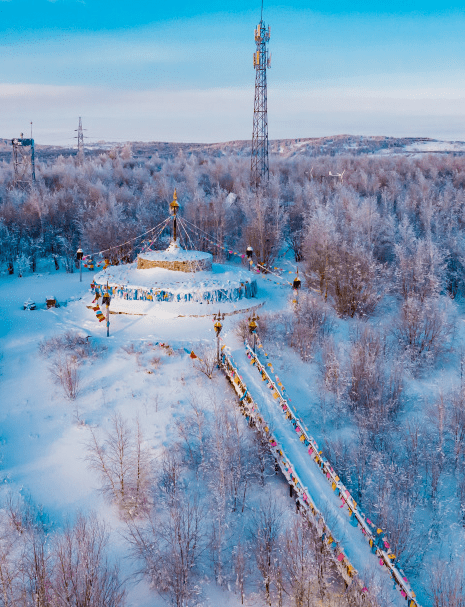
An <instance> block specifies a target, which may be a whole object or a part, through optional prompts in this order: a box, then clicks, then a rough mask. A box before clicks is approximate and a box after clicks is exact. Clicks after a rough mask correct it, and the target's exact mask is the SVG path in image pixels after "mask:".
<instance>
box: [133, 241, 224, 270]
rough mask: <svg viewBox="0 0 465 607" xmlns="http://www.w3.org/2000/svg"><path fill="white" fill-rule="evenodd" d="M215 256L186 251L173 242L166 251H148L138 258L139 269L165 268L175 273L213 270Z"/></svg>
mask: <svg viewBox="0 0 465 607" xmlns="http://www.w3.org/2000/svg"><path fill="white" fill-rule="evenodd" d="M212 260H213V256H212V255H211V254H210V253H204V252H203V251H186V250H185V249H181V247H180V246H179V245H178V244H177V242H172V243H171V244H170V246H169V247H168V248H167V249H166V250H165V251H148V252H147V253H139V255H138V256H137V269H138V270H148V269H150V268H164V269H165V270H174V271H175V272H202V271H208V270H211V267H212Z"/></svg>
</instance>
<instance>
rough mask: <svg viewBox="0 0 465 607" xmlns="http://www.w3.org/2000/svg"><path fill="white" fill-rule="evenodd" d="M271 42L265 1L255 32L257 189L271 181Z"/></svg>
mask: <svg viewBox="0 0 465 607" xmlns="http://www.w3.org/2000/svg"><path fill="white" fill-rule="evenodd" d="M269 40H270V28H269V27H268V30H267V29H266V27H265V23H264V22H263V0H262V10H261V14H260V23H259V24H258V25H257V28H256V30H255V45H256V50H255V52H254V55H253V66H254V68H255V98H254V108H253V131H252V161H251V173H252V174H251V178H252V185H253V186H254V187H255V188H257V187H258V186H259V185H260V184H265V183H266V182H267V181H268V179H269V176H270V174H269V166H268V101H267V86H266V70H267V69H268V68H269V67H271V62H270V60H271V57H268V48H267V44H268V42H269Z"/></svg>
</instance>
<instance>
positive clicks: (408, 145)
mask: <svg viewBox="0 0 465 607" xmlns="http://www.w3.org/2000/svg"><path fill="white" fill-rule="evenodd" d="M125 145H129V146H131V149H132V154H133V156H134V157H135V158H140V159H142V158H147V159H149V158H151V157H152V156H154V155H158V156H159V157H160V158H170V157H176V156H178V155H179V154H184V155H186V156H190V155H192V154H194V155H201V154H207V155H209V156H213V157H215V156H216V157H222V156H227V155H237V156H250V153H251V141H250V140H236V141H227V142H219V143H173V142H159V141H150V142H140V141H128V142H126V143H116V142H106V141H98V142H96V143H86V144H85V150H86V154H88V155H92V156H94V155H98V154H102V153H108V151H110V150H111V149H113V148H121V147H124V146H125ZM35 150H36V157H37V159H38V160H39V161H45V162H46V161H47V160H52V159H55V158H57V157H58V156H60V155H75V154H76V153H77V149H76V147H63V146H53V145H41V144H40V143H38V142H37V140H36V146H35ZM11 152H12V148H11V141H10V140H9V139H2V138H0V160H4V161H6V162H9V161H10V160H11ZM269 152H270V156H272V157H273V156H275V157H276V156H278V157H281V158H291V157H295V156H307V157H315V156H339V155H343V154H352V155H360V154H377V155H378V154H382V155H391V154H408V155H411V154H425V153H427V154H431V153H441V154H460V155H461V154H465V142H463V141H444V140H438V139H430V138H427V137H387V136H381V135H380V136H361V135H360V136H358V135H334V136H327V137H303V138H298V139H274V140H270V148H269Z"/></svg>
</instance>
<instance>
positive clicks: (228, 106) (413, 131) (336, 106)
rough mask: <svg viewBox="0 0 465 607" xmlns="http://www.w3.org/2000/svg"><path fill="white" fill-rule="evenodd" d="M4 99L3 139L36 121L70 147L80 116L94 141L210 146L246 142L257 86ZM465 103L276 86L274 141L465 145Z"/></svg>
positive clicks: (386, 92)
mask: <svg viewBox="0 0 465 607" xmlns="http://www.w3.org/2000/svg"><path fill="white" fill-rule="evenodd" d="M0 99H1V103H2V110H3V111H2V116H1V117H0V137H12V136H14V135H16V134H17V132H20V131H24V129H26V127H27V125H28V124H29V121H30V120H32V121H33V123H34V133H35V138H36V140H37V142H38V143H57V144H62V145H65V144H66V143H68V144H71V143H72V141H73V135H74V132H73V131H74V129H75V128H76V124H77V118H78V116H82V117H83V121H84V126H85V127H86V128H87V129H88V131H87V135H89V137H90V138H92V139H94V140H100V139H105V140H107V141H116V140H134V141H136V140H140V141H198V142H212V141H226V140H233V139H248V138H249V137H250V136H251V130H252V111H253V87H252V86H249V87H248V88H247V89H241V88H213V89H193V88H190V89H188V88H186V89H179V90H171V89H157V90H145V91H138V90H127V89H117V88H110V87H108V88H107V87H85V86H51V85H35V84H34V85H29V84H0ZM464 100H465V93H464V91H462V90H461V89H460V87H457V88H447V89H434V88H423V89H418V90H412V89H399V90H397V89H395V88H393V87H388V86H386V87H385V88H384V89H381V88H361V87H355V86H330V87H323V86H320V87H319V88H318V89H315V90H309V89H308V87H305V86H303V85H301V86H293V87H287V88H285V87H273V86H270V87H269V91H268V109H269V133H270V138H286V137H290V138H294V137H314V136H322V135H334V134H337V133H353V134H364V135H370V134H379V135H383V134H386V135H397V136H401V135H405V136H414V135H418V136H420V135H424V136H431V137H438V138H439V137H447V138H451V139H465V125H463V120H462V116H463V106H464ZM6 117H8V118H6Z"/></svg>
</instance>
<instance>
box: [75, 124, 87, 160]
mask: <svg viewBox="0 0 465 607" xmlns="http://www.w3.org/2000/svg"><path fill="white" fill-rule="evenodd" d="M74 130H75V131H77V135H75V136H74V139H77V144H78V153H77V158H78V162H79V164H81V163H82V161H83V160H84V132H83V131H87V129H83V128H82V119H81V116H79V126H78V128H77V129H74Z"/></svg>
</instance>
